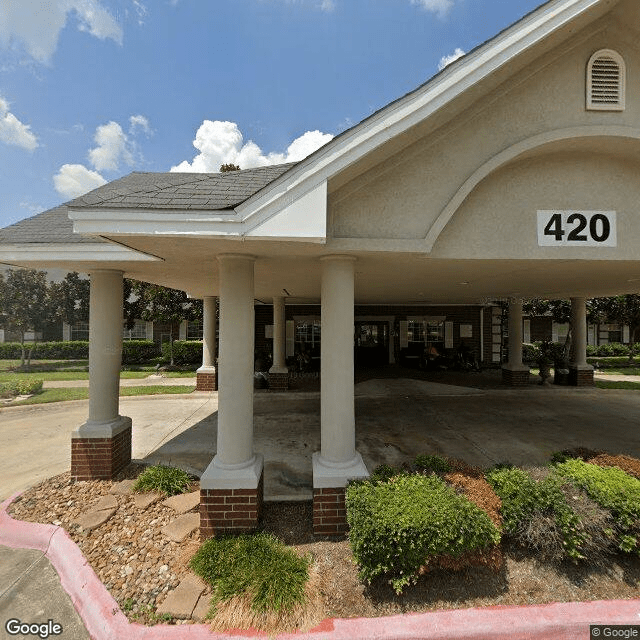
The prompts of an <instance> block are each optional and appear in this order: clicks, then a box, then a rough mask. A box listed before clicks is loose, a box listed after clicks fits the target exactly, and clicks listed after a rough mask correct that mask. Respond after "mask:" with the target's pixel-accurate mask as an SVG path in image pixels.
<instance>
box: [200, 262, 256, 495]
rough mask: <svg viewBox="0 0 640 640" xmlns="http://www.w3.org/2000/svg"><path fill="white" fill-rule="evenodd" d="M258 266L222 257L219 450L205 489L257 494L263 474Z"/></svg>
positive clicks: (204, 479) (203, 480)
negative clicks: (257, 441) (257, 438)
mask: <svg viewBox="0 0 640 640" xmlns="http://www.w3.org/2000/svg"><path fill="white" fill-rule="evenodd" d="M254 262H255V258H254V257H253V256H246V255H233V254H223V255H220V256H218V263H219V270H220V353H219V356H218V362H219V364H220V367H219V369H220V371H219V373H220V376H219V380H218V438H217V443H218V446H217V453H216V455H215V457H214V458H213V460H212V461H211V463H210V464H209V466H208V467H207V469H206V470H205V472H204V474H203V475H202V478H201V481H200V487H201V489H224V488H233V489H255V488H257V486H258V483H259V480H260V476H261V474H262V465H263V461H262V456H260V455H255V454H254V453H253V361H254V343H255V321H254V316H255V312H254V306H253V305H254V291H253V278H254V276H253V271H254Z"/></svg>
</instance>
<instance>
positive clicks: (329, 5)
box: [320, 0, 336, 11]
mask: <svg viewBox="0 0 640 640" xmlns="http://www.w3.org/2000/svg"><path fill="white" fill-rule="evenodd" d="M335 8H336V3H335V0H322V2H321V3H320V9H322V11H333V10H334V9H335Z"/></svg>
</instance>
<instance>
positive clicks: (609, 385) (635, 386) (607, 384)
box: [595, 380, 640, 391]
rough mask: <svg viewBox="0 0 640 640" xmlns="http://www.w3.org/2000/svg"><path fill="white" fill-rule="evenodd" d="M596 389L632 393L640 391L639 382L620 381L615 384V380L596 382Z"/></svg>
mask: <svg viewBox="0 0 640 640" xmlns="http://www.w3.org/2000/svg"><path fill="white" fill-rule="evenodd" d="M595 385H596V387H598V388H599V389H630V390H633V391H640V382H630V381H627V380H622V381H620V382H617V381H615V380H596V381H595Z"/></svg>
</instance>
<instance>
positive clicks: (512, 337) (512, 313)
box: [502, 298, 529, 387]
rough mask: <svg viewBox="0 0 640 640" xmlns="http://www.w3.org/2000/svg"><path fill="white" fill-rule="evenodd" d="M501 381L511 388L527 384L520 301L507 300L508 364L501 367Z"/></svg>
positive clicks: (516, 299) (527, 370)
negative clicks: (523, 357) (523, 358)
mask: <svg viewBox="0 0 640 640" xmlns="http://www.w3.org/2000/svg"><path fill="white" fill-rule="evenodd" d="M502 381H503V382H505V383H506V384H508V385H510V386H512V387H524V386H526V385H528V384H529V367H528V366H526V365H524V364H522V300H520V299H518V298H512V299H511V300H509V362H507V364H505V365H503V367H502Z"/></svg>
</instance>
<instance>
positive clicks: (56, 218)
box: [0, 203, 104, 244]
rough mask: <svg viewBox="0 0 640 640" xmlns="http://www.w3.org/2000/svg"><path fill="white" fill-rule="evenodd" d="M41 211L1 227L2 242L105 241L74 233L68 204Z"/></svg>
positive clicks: (0, 240)
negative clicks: (68, 213)
mask: <svg viewBox="0 0 640 640" xmlns="http://www.w3.org/2000/svg"><path fill="white" fill-rule="evenodd" d="M68 204H69V203H66V204H61V205H60V206H58V207H55V208H53V209H49V210H48V211H44V212H43V213H39V214H38V215H36V216H33V217H31V218H27V219H26V220H20V222H16V223H15V224H12V225H10V226H8V227H5V228H4V229H0V243H2V244H24V243H42V244H52V243H55V244H57V243H64V244H68V243H70V242H73V243H89V242H92V243H96V242H104V240H100V238H92V237H87V236H81V235H79V234H77V233H73V222H71V220H69V217H68V216H67V205H68Z"/></svg>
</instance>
